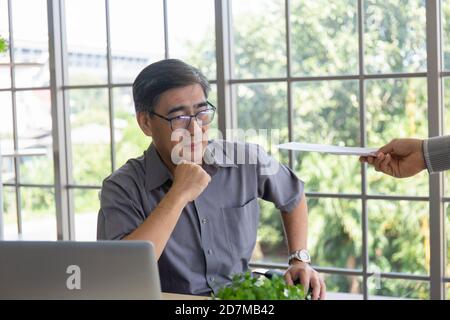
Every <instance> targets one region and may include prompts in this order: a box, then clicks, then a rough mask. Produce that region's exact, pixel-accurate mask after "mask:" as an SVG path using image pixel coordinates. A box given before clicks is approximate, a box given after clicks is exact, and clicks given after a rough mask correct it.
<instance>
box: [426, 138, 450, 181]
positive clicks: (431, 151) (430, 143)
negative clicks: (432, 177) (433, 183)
mask: <svg viewBox="0 0 450 320" xmlns="http://www.w3.org/2000/svg"><path fill="white" fill-rule="evenodd" d="M423 155H424V158H425V163H426V166H427V169H428V172H429V173H430V174H431V173H434V172H439V171H444V170H448V169H450V136H443V137H434V138H430V139H428V140H425V141H424V142H423Z"/></svg>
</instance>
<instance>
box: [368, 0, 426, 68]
mask: <svg viewBox="0 0 450 320" xmlns="http://www.w3.org/2000/svg"><path fill="white" fill-rule="evenodd" d="M364 13H365V17H364V22H365V25H364V32H365V33H364V46H365V50H364V51H365V52H364V54H365V57H364V62H365V66H364V67H365V70H366V71H367V72H368V73H390V72H418V71H426V57H427V55H426V17H425V16H426V15H425V0H367V1H364Z"/></svg>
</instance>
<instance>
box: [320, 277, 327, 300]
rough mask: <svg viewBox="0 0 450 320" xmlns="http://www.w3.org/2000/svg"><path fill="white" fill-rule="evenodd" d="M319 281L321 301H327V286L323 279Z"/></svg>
mask: <svg viewBox="0 0 450 320" xmlns="http://www.w3.org/2000/svg"><path fill="white" fill-rule="evenodd" d="M319 281H320V300H325V297H326V294H327V286H326V284H325V281H323V279H322V277H319Z"/></svg>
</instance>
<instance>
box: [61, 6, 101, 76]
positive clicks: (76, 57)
mask: <svg viewBox="0 0 450 320" xmlns="http://www.w3.org/2000/svg"><path fill="white" fill-rule="evenodd" d="M65 7H66V12H65V13H66V34H67V51H68V55H69V61H68V72H69V84H71V85H76V84H99V83H106V82H107V78H108V77H107V67H106V16H105V1H104V0H67V1H65Z"/></svg>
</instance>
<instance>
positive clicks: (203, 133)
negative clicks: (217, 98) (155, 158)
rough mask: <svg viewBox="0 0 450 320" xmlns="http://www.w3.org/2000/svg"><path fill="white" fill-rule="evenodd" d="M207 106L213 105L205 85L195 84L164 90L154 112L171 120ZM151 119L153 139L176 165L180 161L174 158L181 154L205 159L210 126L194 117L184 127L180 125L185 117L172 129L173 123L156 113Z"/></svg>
mask: <svg viewBox="0 0 450 320" xmlns="http://www.w3.org/2000/svg"><path fill="white" fill-rule="evenodd" d="M206 109H209V107H208V105H207V104H206V97H205V94H204V93H203V89H202V87H201V86H200V85H199V84H193V85H189V86H186V87H181V88H176V89H171V90H168V91H166V92H164V93H163V94H162V95H161V97H160V99H159V102H158V104H157V105H156V106H155V108H154V110H153V111H154V112H155V113H157V114H159V115H161V116H164V117H166V118H168V119H175V118H176V117H179V116H186V115H187V116H189V115H195V114H197V113H198V112H200V111H204V110H206ZM178 119H180V118H178ZM150 122H151V127H152V137H153V142H154V144H155V146H156V149H157V150H158V152H159V154H160V155H161V156H162V157H163V159H164V160H166V161H168V160H169V159H170V160H171V161H172V163H175V164H176V163H177V161H174V160H176V158H177V156H180V157H181V158H183V159H185V160H188V161H192V162H196V163H201V162H202V157H203V153H204V151H205V149H206V146H207V145H208V129H209V125H201V124H199V123H197V121H196V119H195V118H191V121H190V124H189V127H187V128H182V126H179V128H177V127H178V124H181V123H182V122H183V120H180V121H178V120H177V121H172V126H174V127H173V129H175V130H172V128H171V124H170V122H168V121H166V120H164V119H162V118H160V117H158V116H156V115H153V116H152V117H151V119H150ZM174 155H175V159H174Z"/></svg>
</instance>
